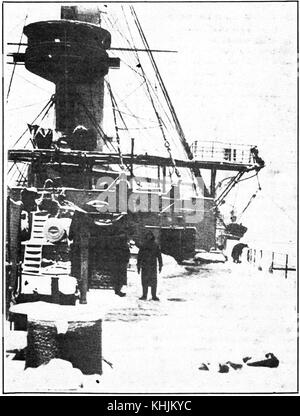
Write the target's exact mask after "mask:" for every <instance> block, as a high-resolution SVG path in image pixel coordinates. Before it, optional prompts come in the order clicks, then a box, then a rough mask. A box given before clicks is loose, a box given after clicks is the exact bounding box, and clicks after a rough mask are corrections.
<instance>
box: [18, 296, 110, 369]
mask: <svg viewBox="0 0 300 416" xmlns="http://www.w3.org/2000/svg"><path fill="white" fill-rule="evenodd" d="M18 307H19V309H20V308H21V309H22V311H21V312H22V313H24V314H26V315H27V322H28V326H27V349H26V361H25V368H30V367H33V368H36V367H39V366H40V365H42V364H47V363H48V362H49V361H50V360H52V359H54V358H60V359H63V360H67V361H70V363H71V364H72V365H73V366H74V367H75V368H78V369H80V370H81V371H82V373H83V374H102V316H103V313H104V312H103V310H97V308H93V309H92V308H90V307H88V305H76V306H65V305H56V304H50V303H45V302H33V303H30V304H23V305H22V306H21V305H18Z"/></svg>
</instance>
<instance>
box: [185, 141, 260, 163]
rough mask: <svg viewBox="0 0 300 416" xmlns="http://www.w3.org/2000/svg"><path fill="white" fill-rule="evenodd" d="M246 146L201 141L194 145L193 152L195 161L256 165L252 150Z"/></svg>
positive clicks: (250, 146) (195, 142) (249, 146)
mask: <svg viewBox="0 0 300 416" xmlns="http://www.w3.org/2000/svg"><path fill="white" fill-rule="evenodd" d="M253 147H254V146H252V145H245V144H234V143H224V142H219V141H212V142H210V141H199V140H196V141H194V142H193V143H192V146H191V150H192V153H193V155H194V159H195V160H203V161H215V162H231V163H237V164H239V163H240V164H246V165H248V164H254V163H255V161H254V158H253V154H252V152H251V149H252V148H253Z"/></svg>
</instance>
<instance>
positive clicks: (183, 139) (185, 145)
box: [129, 6, 207, 194]
mask: <svg viewBox="0 0 300 416" xmlns="http://www.w3.org/2000/svg"><path fill="white" fill-rule="evenodd" d="M129 8H130V11H131V14H132V16H133V19H134V21H135V24H136V27H137V29H138V31H139V34H140V36H141V39H142V41H143V43H144V46H145V48H146V49H147V53H148V56H149V58H150V62H151V64H152V66H153V69H154V72H155V74H156V78H157V79H158V82H159V85H160V88H161V90H162V92H163V94H164V97H165V100H166V102H167V105H168V107H169V110H170V113H171V116H172V118H173V121H174V124H175V127H176V130H177V133H178V135H179V139H180V141H181V143H182V145H183V148H184V151H185V153H186V155H187V157H188V158H189V159H193V154H192V152H191V149H190V146H189V144H188V142H187V140H186V137H185V134H184V132H183V129H182V127H181V124H180V122H179V120H178V117H177V114H176V112H175V109H174V106H173V104H172V102H171V99H170V96H169V94H168V92H167V89H166V87H165V84H164V82H163V80H162V77H161V75H160V72H159V70H158V67H157V65H156V62H155V60H154V57H153V54H152V52H151V50H150V47H149V44H148V42H147V39H146V37H145V34H144V32H143V29H142V27H141V25H140V22H139V19H138V17H137V15H136V13H135V10H134V7H133V6H129ZM190 172H191V177H192V180H193V185H194V191H195V192H196V194H197V193H198V187H197V181H196V177H197V176H199V177H201V173H200V170H199V169H197V168H195V169H192V170H191V171H190ZM206 192H207V190H206Z"/></svg>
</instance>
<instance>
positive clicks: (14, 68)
mask: <svg viewBox="0 0 300 416" xmlns="http://www.w3.org/2000/svg"><path fill="white" fill-rule="evenodd" d="M27 18H28V14H26V16H25V20H24V24H23V28H22V33H21V38H20V42H19V46H18V51H17V53H19V52H20V47H21V42H22V39H23V30H24V26H25V24H26V20H27ZM15 70H16V62H14V66H13V70H12V73H11V77H10V81H9V86H8V91H7V96H6V102H7V101H8V97H9V93H10V89H11V85H12V81H13V78H14V74H15Z"/></svg>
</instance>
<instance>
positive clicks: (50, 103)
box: [13, 95, 55, 147]
mask: <svg viewBox="0 0 300 416" xmlns="http://www.w3.org/2000/svg"><path fill="white" fill-rule="evenodd" d="M54 97H55V96H54V95H52V96H51V98H50V100H48V102H47V104H46V105H45V106H44V107H43V109H42V110H41V111H40V112H39V114H38V115H37V116H36V117H35V119H34V120H33V121H32V122H31V124H34V123H35V122H36V120H37V119H38V118H39V117H40V116H41V114H43V112H44V111H45V110H46V108H47V107H48V106H49V108H48V110H47V112H48V111H49V109H50V108H51V107H52V105H53V103H54ZM47 112H46V113H47ZM27 130H28V125H27V128H26V130H24V132H23V133H22V134H21V136H20V137H19V138H18V140H17V141H16V142H15V144H14V145H13V147H15V146H16V145H17V144H18V143H19V141H20V140H21V139H22V137H23V136H24V135H25V133H26V132H27ZM27 143H28V142H27Z"/></svg>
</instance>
